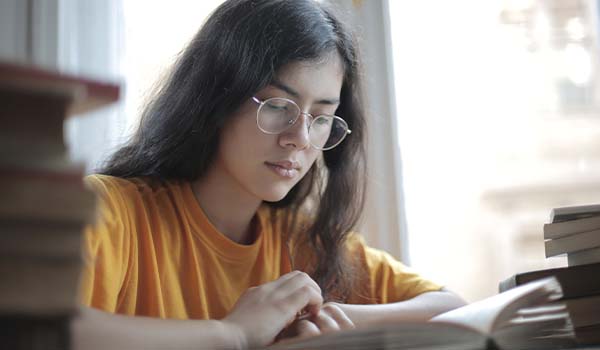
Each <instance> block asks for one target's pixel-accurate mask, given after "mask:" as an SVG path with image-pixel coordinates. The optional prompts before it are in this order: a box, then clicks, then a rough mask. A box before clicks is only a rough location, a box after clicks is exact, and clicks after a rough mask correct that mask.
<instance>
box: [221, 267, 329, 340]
mask: <svg viewBox="0 0 600 350" xmlns="http://www.w3.org/2000/svg"><path fill="white" fill-rule="evenodd" d="M322 303H323V298H322V297H321V288H319V286H318V285H317V283H316V282H315V281H313V280H312V279H311V278H310V277H309V276H308V275H307V274H306V273H304V272H300V271H292V272H290V273H287V274H285V275H283V276H281V277H280V278H279V279H277V280H275V281H273V282H269V283H266V284H263V285H260V286H258V287H252V288H249V289H248V290H247V291H246V292H245V293H244V294H242V296H241V297H240V298H239V299H238V301H237V302H236V304H235V306H234V307H233V309H232V310H231V312H230V313H229V314H228V315H227V316H226V317H225V318H224V319H223V320H222V322H223V324H224V325H226V326H228V327H229V328H230V330H231V331H233V332H235V333H237V334H238V335H239V337H240V346H241V347H259V346H265V345H269V344H271V343H272V342H273V341H274V340H275V336H277V334H279V333H280V332H281V330H282V329H284V328H285V327H286V326H288V325H289V324H290V323H292V322H293V321H294V319H295V318H296V315H297V314H299V313H300V312H307V313H308V314H310V315H315V316H316V315H317V314H318V313H319V309H320V307H321V304H322Z"/></svg>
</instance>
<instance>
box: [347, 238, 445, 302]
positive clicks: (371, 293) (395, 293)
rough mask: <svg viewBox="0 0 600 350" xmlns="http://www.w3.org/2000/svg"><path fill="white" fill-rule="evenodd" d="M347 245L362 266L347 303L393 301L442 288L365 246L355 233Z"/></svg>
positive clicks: (354, 258)
mask: <svg viewBox="0 0 600 350" xmlns="http://www.w3.org/2000/svg"><path fill="white" fill-rule="evenodd" d="M348 245H349V253H350V258H351V259H352V260H354V261H357V262H359V263H360V264H361V265H360V266H359V267H360V268H362V269H359V270H358V271H357V273H358V277H359V281H360V282H358V283H359V285H358V286H357V288H356V289H355V292H354V293H353V294H352V295H351V297H350V300H349V303H351V304H385V303H393V302H397V301H403V300H408V299H411V298H413V297H416V296H417V295H419V294H422V293H425V292H431V291H439V290H440V289H441V288H442V286H441V285H438V284H437V283H434V282H432V281H430V280H428V279H425V278H423V277H421V276H420V275H419V274H418V273H417V272H416V271H414V270H412V269H411V268H409V267H407V266H406V265H404V264H402V263H401V262H399V261H398V260H396V259H395V258H394V257H392V256H391V255H390V254H388V253H386V252H384V251H382V250H379V249H375V248H371V247H368V246H367V245H366V243H365V242H364V239H363V238H362V237H361V236H360V235H358V234H352V235H351V236H350V237H349V239H348ZM361 270H362V271H361Z"/></svg>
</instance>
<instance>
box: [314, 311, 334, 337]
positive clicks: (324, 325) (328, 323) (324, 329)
mask: <svg viewBox="0 0 600 350" xmlns="http://www.w3.org/2000/svg"><path fill="white" fill-rule="evenodd" d="M311 321H312V322H313V323H314V324H315V325H316V326H317V327H319V330H320V331H321V333H329V332H335V331H339V330H340V326H339V325H338V324H337V322H336V321H335V320H334V319H333V318H332V317H331V316H329V315H328V314H327V313H326V312H320V313H319V315H318V316H316V317H313V318H312V319H311Z"/></svg>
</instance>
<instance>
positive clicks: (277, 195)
mask: <svg viewBox="0 0 600 350" xmlns="http://www.w3.org/2000/svg"><path fill="white" fill-rule="evenodd" d="M290 190H291V188H287V186H286V188H270V189H269V190H267V191H264V192H263V193H262V195H261V196H260V198H262V200H263V201H265V202H279V201H280V200H282V199H284V198H285V196H287V194H288V193H289V192H290Z"/></svg>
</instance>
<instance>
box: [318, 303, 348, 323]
mask: <svg viewBox="0 0 600 350" xmlns="http://www.w3.org/2000/svg"><path fill="white" fill-rule="evenodd" d="M321 311H322V313H326V314H328V315H329V316H330V317H331V318H333V319H334V320H335V322H336V323H337V324H338V326H339V327H340V329H353V328H355V325H354V322H352V320H351V319H350V318H349V317H348V315H346V313H344V311H342V309H341V308H340V307H339V306H337V305H335V304H332V303H326V304H325V305H323V307H322V308H321Z"/></svg>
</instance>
